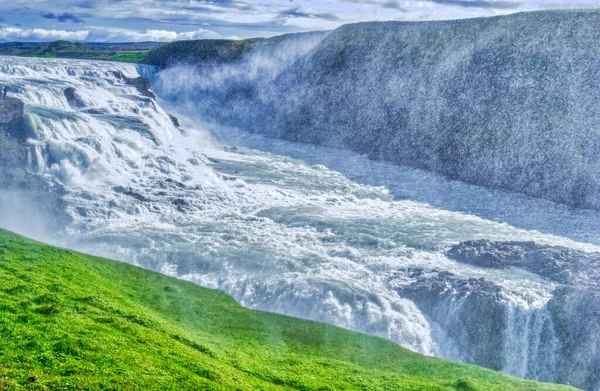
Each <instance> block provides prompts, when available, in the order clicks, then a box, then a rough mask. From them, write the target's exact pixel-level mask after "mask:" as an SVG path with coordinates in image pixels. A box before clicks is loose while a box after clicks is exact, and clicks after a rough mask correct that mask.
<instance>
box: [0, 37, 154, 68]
mask: <svg viewBox="0 0 600 391" xmlns="http://www.w3.org/2000/svg"><path fill="white" fill-rule="evenodd" d="M158 45H160V43H157V42H142V43H106V44H105V43H86V44H83V43H73V42H69V41H55V42H50V43H45V42H41V43H36V42H29V43H27V42H25V43H22V42H8V43H0V55H10V56H21V57H42V58H72V59H85V60H106V61H124V62H133V63H140V62H144V61H145V59H146V56H147V54H148V52H149V50H150V49H152V48H154V47H156V46H158Z"/></svg>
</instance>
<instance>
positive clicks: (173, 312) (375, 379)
mask: <svg viewBox="0 0 600 391" xmlns="http://www.w3.org/2000/svg"><path fill="white" fill-rule="evenodd" d="M0 311H1V312H2V314H3V316H2V317H0V335H1V336H2V338H0V390H20V389H29V390H35V389H40V390H41V389H65V388H68V389H81V390H83V389H86V390H89V389H103V390H117V389H130V390H136V389H139V390H149V389H161V390H166V389H174V390H175V389H177V390H179V389H240V390H250V389H257V388H261V389H289V388H292V389H303V390H313V389H314V390H317V389H319V390H325V389H330V390H332V389H369V390H376V389H380V390H384V389H385V390H389V389H398V390H568V389H572V388H569V387H563V386H555V385H548V384H542V383H535V382H531V381H523V380H518V379H515V378H511V377H509V376H507V375H503V374H500V373H497V372H493V371H490V370H486V369H481V368H478V367H475V366H467V365H461V364H456V363H451V362H447V361H442V360H439V359H435V358H431V357H425V356H421V355H418V354H415V353H411V352H409V351H407V350H405V349H402V348H400V347H399V346H398V345H395V344H394V343H392V342H389V341H386V340H383V339H379V338H374V337H368V336H365V335H361V334H357V333H354V332H350V331H347V330H343V329H340V328H336V327H333V326H328V325H324V324H319V323H314V322H310V321H303V320H299V319H293V318H289V317H285V316H280V315H275V314H270V313H263V312H258V311H252V310H249V309H246V308H243V307H241V306H240V305H238V304H237V303H236V302H235V301H234V300H233V299H232V298H231V297H229V296H227V295H226V294H224V293H222V292H219V291H214V290H209V289H205V288H202V287H199V286H197V285H194V284H192V283H188V282H184V281H180V280H177V279H174V278H170V277H167V276H164V275H161V274H157V273H153V272H149V271H145V270H142V269H140V268H136V267H133V266H130V265H127V264H124V263H118V262H114V261H109V260H105V259H99V258H95V257H91V256H86V255H82V254H78V253H75V252H73V251H68V250H63V249H59V248H54V247H50V246H47V245H43V244H40V243H37V242H33V241H31V240H28V239H25V238H22V237H19V236H16V235H14V234H11V233H8V232H6V231H0Z"/></svg>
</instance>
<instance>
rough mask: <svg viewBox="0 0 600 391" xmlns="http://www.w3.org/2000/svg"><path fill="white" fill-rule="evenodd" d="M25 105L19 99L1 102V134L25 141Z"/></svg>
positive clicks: (8, 99)
mask: <svg viewBox="0 0 600 391" xmlns="http://www.w3.org/2000/svg"><path fill="white" fill-rule="evenodd" d="M24 108H25V104H24V103H23V102H22V101H21V100H20V99H17V98H7V99H6V100H0V133H4V134H5V135H8V136H11V137H13V138H15V139H18V140H22V141H24V140H25V138H26V137H25V121H24V118H23V115H24Z"/></svg>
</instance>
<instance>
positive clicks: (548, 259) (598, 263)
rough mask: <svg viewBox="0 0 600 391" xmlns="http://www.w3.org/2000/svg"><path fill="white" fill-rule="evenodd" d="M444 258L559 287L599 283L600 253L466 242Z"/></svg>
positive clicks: (555, 247)
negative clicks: (513, 270) (516, 272)
mask: <svg viewBox="0 0 600 391" xmlns="http://www.w3.org/2000/svg"><path fill="white" fill-rule="evenodd" d="M446 256H447V257H448V258H450V259H453V260H455V261H458V262H462V263H468V264H471V265H476V266H481V267H486V268H494V269H506V268H508V267H518V268H522V269H524V270H527V271H530V272H532V273H536V274H538V275H540V276H542V277H545V278H547V279H549V280H552V281H555V282H558V283H561V284H579V285H581V284H588V283H590V282H591V283H593V284H597V282H598V281H600V253H586V252H583V251H576V250H572V249H568V248H564V247H558V246H547V245H541V244H537V243H534V242H492V241H489V240H475V241H466V242H462V243H459V244H457V245H454V246H452V247H451V248H450V249H449V250H448V251H447V252H446Z"/></svg>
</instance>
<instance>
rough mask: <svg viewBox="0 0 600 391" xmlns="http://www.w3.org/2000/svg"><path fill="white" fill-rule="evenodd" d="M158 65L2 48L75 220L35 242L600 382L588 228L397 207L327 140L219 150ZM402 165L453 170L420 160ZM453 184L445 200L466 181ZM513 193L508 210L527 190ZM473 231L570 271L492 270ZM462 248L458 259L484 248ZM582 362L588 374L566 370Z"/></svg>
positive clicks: (33, 162)
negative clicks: (164, 88)
mask: <svg viewBox="0 0 600 391" xmlns="http://www.w3.org/2000/svg"><path fill="white" fill-rule="evenodd" d="M151 73H152V69H151V68H146V67H136V66H134V65H125V64H115V63H97V62H85V61H63V60H46V59H43V60H42V59H18V58H10V57H5V58H1V59H0V83H2V84H7V85H9V87H10V91H14V94H13V96H14V97H16V98H19V99H21V100H22V101H24V102H25V113H24V125H23V129H24V130H23V131H24V132H25V133H26V134H27V135H28V137H27V141H22V142H21V145H22V146H23V147H24V148H26V149H27V150H29V151H30V159H29V162H30V163H29V164H30V167H29V172H30V174H29V178H37V179H40V178H41V179H42V180H43V181H45V183H49V184H51V186H50V185H49V186H48V188H47V190H46V191H48V192H51V193H52V194H55V195H57V197H59V198H60V200H61V203H60V204H59V205H60V210H58V211H57V209H56V208H55V209H53V210H54V211H56V213H61V214H64V215H66V216H67V217H68V218H65V219H64V220H61V221H64V223H63V224H62V225H61V226H60V228H59V229H57V230H54V231H52V232H51V233H48V232H46V233H45V234H42V233H39V234H38V235H37V236H38V237H39V238H41V239H44V240H46V241H50V242H52V243H56V244H60V245H63V246H68V247H71V248H74V249H77V250H82V251H86V252H89V253H93V254H97V255H101V256H106V257H110V258H113V259H114V258H116V259H120V260H122V261H125V262H129V263H132V264H135V265H139V266H142V267H145V268H148V269H152V270H157V271H160V272H163V273H165V274H169V275H173V276H177V277H179V278H183V279H187V280H190V281H193V282H196V283H198V284H201V285H203V286H207V287H211V288H218V289H221V290H224V291H226V292H228V293H229V294H231V295H232V296H233V297H234V298H235V299H236V300H238V301H239V302H240V303H242V304H243V305H245V306H248V307H252V308H257V309H262V310H268V311H274V312H279V313H283V314H287V315H292V316H298V317H302V318H308V319H313V320H317V321H323V322H328V323H332V324H336V325H339V326H342V327H346V328H349V329H353V330H357V331H361V332H365V333H368V334H372V335H378V336H381V337H384V338H388V339H391V340H393V341H396V342H397V343H399V344H400V345H402V346H405V347H407V348H409V349H412V350H415V351H418V352H421V353H424V354H429V355H437V356H441V357H446V358H451V359H457V360H461V361H465V362H473V363H478V364H481V365H486V366H489V367H492V368H495V369H499V370H504V371H506V372H508V373H511V374H515V375H517V376H524V377H530V378H535V379H540V380H551V381H559V382H570V383H573V384H576V385H579V386H582V387H586V388H587V389H588V390H599V389H600V381H598V379H596V378H595V377H594V376H596V375H595V374H594V373H595V372H594V371H595V370H597V368H598V367H599V364H598V361H599V358H598V355H597V353H593V351H594V350H593V347H597V346H598V335H599V332H598V327H597V326H594V325H593V323H594V322H593V319H592V321H589V316H584V315H581V319H580V322H579V323H573V325H572V327H573V328H574V329H575V330H576V332H574V333H571V334H569V333H568V330H567V328H566V326H565V323H564V322H565V319H568V318H571V319H576V317H574V314H580V313H581V311H582V310H581V308H591V309H592V310H590V311H591V313H594V312H593V311H594V310H593V308H594V306H597V305H598V302H600V300H597V299H594V297H596V296H593V295H591V296H590V295H588V296H586V297H585V300H587V301H586V303H589V305H587V304H586V305H585V306H584V305H583V304H582V303H583V301H582V300H584V297H583V296H582V297H579V296H577V295H578V294H580V292H581V290H580V288H581V287H584V288H585V289H588V290H590V291H591V292H597V285H596V284H597V278H596V277H597V274H595V273H597V272H596V271H597V270H598V259H599V258H598V257H599V256H598V252H600V247H598V246H597V245H595V244H591V243H585V242H583V241H581V240H582V239H579V237H578V236H577V235H575V236H576V239H577V240H574V239H573V238H569V237H568V235H564V236H558V235H553V234H547V233H543V232H544V231H546V232H548V230H545V229H544V228H545V227H543V226H540V227H537V229H538V230H535V229H529V230H525V229H519V228H516V227H513V226H511V225H509V224H506V223H503V222H497V221H493V220H492V219H491V218H490V219H484V218H481V217H477V216H475V215H471V214H468V213H461V212H456V211H449V210H444V209H442V208H438V207H433V206H430V205H428V204H425V203H423V202H418V201H414V200H411V199H405V200H395V199H394V196H393V195H392V194H391V193H390V192H389V191H388V189H387V188H386V187H382V186H374V185H365V184H361V183H360V182H359V181H352V180H350V179H348V178H347V177H346V176H344V175H342V174H341V173H339V172H336V171H332V170H330V169H328V168H327V167H326V166H323V165H320V164H316V163H318V162H319V161H327V159H328V158H329V157H330V156H331V154H332V153H335V151H333V150H330V149H326V148H320V147H311V150H310V155H311V159H312V160H313V161H311V163H310V164H307V163H305V162H303V161H302V160H297V159H294V158H291V157H288V156H285V155H287V154H288V153H287V152H286V151H289V154H293V153H297V151H298V148H299V147H297V146H295V145H294V144H292V143H285V142H279V143H280V144H279V146H278V154H273V153H270V152H268V151H266V150H268V149H269V148H268V145H269V143H270V142H269V141H268V140H264V139H261V138H260V137H258V136H252V138H251V139H247V140H246V141H247V143H246V142H245V141H244V140H245V139H244V136H238V137H236V138H235V140H236V145H234V146H226V145H223V144H221V143H217V142H215V141H212V139H211V137H210V135H208V134H207V133H206V131H203V130H201V129H194V126H193V125H194V123H193V122H190V121H189V120H186V118H185V116H184V117H181V118H180V120H181V122H182V124H183V125H184V127H185V130H181V129H179V128H178V127H177V126H176V125H175V123H174V121H172V119H171V118H170V117H169V115H168V114H167V113H166V112H165V111H164V110H163V109H162V108H161V106H160V105H159V104H158V103H157V102H156V101H155V100H154V99H153V98H152V94H151V92H150V91H148V90H147V88H145V87H144V81H143V79H138V77H139V75H140V74H144V75H148V74H151ZM175 109H177V108H176V107H175ZM261 140H263V141H261ZM244 143H246V145H251V146H252V147H253V148H247V147H245V146H244ZM261 149H263V151H261ZM346 153H348V152H346ZM349 161H351V160H349ZM380 167H384V164H383V163H381V166H378V165H377V164H374V165H373V166H372V168H373V170H374V172H376V171H377V170H379V168H380ZM406 175H407V177H408V176H409V175H412V176H415V175H417V176H419V178H420V180H421V181H424V182H427V181H429V180H431V181H434V180H435V181H444V180H443V179H441V178H439V177H434V176H432V175H430V174H425V173H422V172H419V171H414V170H413V171H410V172H408V171H407V172H406ZM31 180H33V179H31ZM444 183H447V184H449V183H450V182H447V181H446V182H444ZM451 184H452V185H451V186H449V187H448V188H449V189H454V190H449V194H450V195H452V194H462V193H461V192H463V191H465V190H464V189H470V187H468V186H466V185H462V184H460V183H458V182H452V183H451ZM473 194H474V196H473V197H479V195H478V193H473ZM446 196H447V197H449V196H448V194H446ZM2 197H4V196H2V195H1V194H0V201H2V203H3V204H4V205H8V204H7V202H8V201H7V198H5V197H4V198H2ZM503 197H505V199H509V200H508V201H506V203H507V208H510V207H511V202H512V203H514V204H515V206H514V207H515V208H518V205H516V204H518V203H519V202H520V200H522V198H520V196H519V197H517V196H515V197H514V198H510V197H511V196H510V195H506V194H503ZM485 199H486V198H485V197H483V196H481V198H480V200H481V201H480V203H484V202H485V201H484V200H485ZM419 200H420V201H422V200H421V199H419ZM511 200H512V201H511ZM20 201H23V202H22V203H21V204H20ZM471 202H473V203H477V201H473V200H471ZM528 202H531V203H533V204H535V206H536V207H537V208H540V209H541V210H544V208H549V209H551V208H552V206H545V205H546V203H544V202H542V201H540V202H539V203H537V201H535V200H528ZM23 204H25V202H24V200H19V199H16V200H15V199H14V198H13V199H12V200H11V203H10V207H0V224H1V225H2V226H4V227H6V228H9V229H17V230H20V231H21V232H23V233H29V232H30V231H28V227H27V226H21V227H17V226H15V224H16V223H15V219H13V218H10V219H9V218H7V216H8V214H9V212H10V213H13V214H15V213H16V214H18V213H22V214H24V215H27V214H28V213H29V214H31V213H32V211H31V209H29V208H28V206H27V205H23ZM19 207H22V208H26V209H24V210H21V211H19ZM8 209H10V210H8ZM42 209H43V208H42ZM567 213H569V212H567ZM572 213H573V216H576V215H577V211H575V210H574V211H573V212H572ZM39 217H40V219H41V218H42V216H39ZM52 218H53V217H52V216H49V220H51V219H52ZM578 218H579V217H578ZM528 228H531V227H528ZM534 228H535V227H534ZM36 232H40V231H39V230H37V231H36ZM550 232H553V231H552V230H550ZM478 240H486V241H489V242H490V243H492V244H491V245H490V246H491V248H495V247H494V246H495V245H494V244H493V243H495V242H503V243H505V242H511V241H512V242H515V243H534V244H529V245H526V244H518V245H517V244H515V245H513V247H514V248H515V249H516V250H514V251H517V252H518V251H521V252H522V253H526V252H527V251H529V252H528V253H527V254H530V253H531V254H534V255H531V257H533V258H535V259H538V258H536V257H542V256H547V257H550V256H552V254H554V253H557V254H559V255H560V257H558V258H556V259H557V260H558V261H560V262H563V263H564V264H565V265H566V266H565V268H568V272H569V273H567V274H568V276H567V277H568V278H567V277H565V274H564V273H563V271H564V270H563V269H561V267H562V266H561V265H563V263H560V262H558V261H557V262H558V263H557V265H558V266H556V268H554V269H552V270H547V269H545V268H540V267H538V266H539V265H538V264H537V263H535V262H534V261H531V262H529V261H528V262H529V263H526V264H525V263H523V265H522V264H519V265H508V266H507V267H501V268H500V267H484V266H482V265H481V264H478V263H477V262H479V261H478V260H477V259H475V258H476V257H475V256H472V257H471V258H473V259H474V260H472V259H471V258H469V260H467V261H465V259H463V258H459V257H454V256H452V255H451V254H450V252H449V251H448V249H449V248H450V247H451V246H456V245H458V244H459V243H469V241H478ZM578 240H579V241H578ZM474 243H479V242H474ZM465 246H466V248H467V250H465V251H466V252H464V253H465V254H471V253H470V252H468V249H469V248H471V247H472V248H477V247H476V246H475V245H465ZM469 246H471V247H469ZM527 246H529V247H527ZM532 246H533V247H532ZM535 246H538V247H539V248H538V247H535ZM513 247H511V249H513ZM548 249H550V250H548ZM478 251H479V250H478ZM498 251H505V250H504V247H502V248H501V249H500V250H498ZM507 251H508V250H507ZM511 251H513V250H511ZM552 251H554V252H552ZM461 254H463V253H461ZM478 254H479V253H478ZM511 254H512V253H511ZM519 254H521V253H519ZM548 254H550V255H548ZM471 255H472V254H471ZM531 257H530V258H531ZM530 258H527V260H529V259H530ZM486 259H487V258H486ZM511 259H512V258H511ZM552 259H554V258H552ZM573 259H577V260H579V259H582V260H584V261H585V262H583V263H581V264H582V265H584V266H585V268H584V267H583V266H581V267H579V266H578V267H579V268H578V267H575V266H573V265H572V264H570V263H569V262H570V261H572V260H573ZM523 262H525V261H523ZM586 277H587V278H588V280H587V281H586V280H585V278H586ZM581 289H583V288H581ZM557 292H559V293H557ZM578 292H579V293H578ZM596 308H598V307H596ZM577 338H579V339H577ZM576 339H577V340H576ZM577 344H580V345H581V346H586V347H585V348H581V349H578V347H577ZM573 357H577V364H578V365H579V366H580V369H579V370H577V371H571V372H572V374H570V373H569V371H567V370H561V369H560V368H561V367H566V366H568V363H567V361H568V360H570V359H572V358H573Z"/></svg>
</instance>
